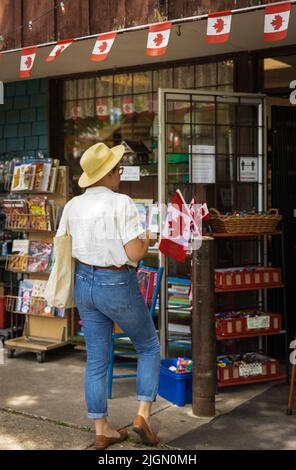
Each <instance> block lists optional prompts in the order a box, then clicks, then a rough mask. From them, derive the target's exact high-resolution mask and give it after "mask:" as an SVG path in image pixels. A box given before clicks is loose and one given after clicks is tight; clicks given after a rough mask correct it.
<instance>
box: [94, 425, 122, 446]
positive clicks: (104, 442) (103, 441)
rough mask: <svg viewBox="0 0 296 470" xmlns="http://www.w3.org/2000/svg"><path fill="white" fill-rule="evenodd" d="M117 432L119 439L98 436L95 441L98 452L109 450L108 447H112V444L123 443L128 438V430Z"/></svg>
mask: <svg viewBox="0 0 296 470" xmlns="http://www.w3.org/2000/svg"><path fill="white" fill-rule="evenodd" d="M117 432H118V433H119V437H107V436H103V435H102V434H101V435H98V436H96V440H95V448H96V450H103V449H107V447H109V446H111V445H112V444H117V443H119V442H123V441H125V440H126V439H127V438H128V432H127V430H126V429H122V430H121V431H117Z"/></svg>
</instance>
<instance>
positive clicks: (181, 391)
mask: <svg viewBox="0 0 296 470" xmlns="http://www.w3.org/2000/svg"><path fill="white" fill-rule="evenodd" d="M184 359H187V358H184ZM177 361H178V359H177V358H174V359H163V360H162V361H161V364H160V379H159V395H160V396H161V397H163V398H165V399H166V400H168V401H170V402H172V403H174V404H175V405H178V406H184V405H186V404H188V403H192V373H191V372H183V373H178V372H173V371H171V370H169V367H170V366H175V367H177Z"/></svg>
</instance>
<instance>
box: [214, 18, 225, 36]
mask: <svg viewBox="0 0 296 470" xmlns="http://www.w3.org/2000/svg"><path fill="white" fill-rule="evenodd" d="M224 26H225V23H224V20H222V18H218V19H217V21H216V23H215V24H214V28H215V30H216V33H221V31H223V29H224Z"/></svg>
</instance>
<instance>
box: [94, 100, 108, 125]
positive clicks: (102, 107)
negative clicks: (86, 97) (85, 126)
mask: <svg viewBox="0 0 296 470" xmlns="http://www.w3.org/2000/svg"><path fill="white" fill-rule="evenodd" d="M96 110H97V116H98V118H99V120H100V121H105V120H106V119H107V117H108V116H109V111H108V100H107V99H106V98H100V99H98V100H97V102H96Z"/></svg>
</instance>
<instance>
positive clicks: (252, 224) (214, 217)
mask: <svg viewBox="0 0 296 470" xmlns="http://www.w3.org/2000/svg"><path fill="white" fill-rule="evenodd" d="M281 220H282V216H281V215H279V211H278V209H269V211H268V213H267V214H265V215H263V214H248V215H243V216H240V215H235V214H232V215H223V214H220V212H219V211H218V210H217V209H210V217H209V219H208V223H209V225H210V226H211V228H212V230H213V232H218V233H269V232H273V231H275V230H276V228H277V225H278V224H279V222H280V221H281Z"/></svg>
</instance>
